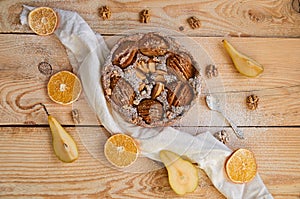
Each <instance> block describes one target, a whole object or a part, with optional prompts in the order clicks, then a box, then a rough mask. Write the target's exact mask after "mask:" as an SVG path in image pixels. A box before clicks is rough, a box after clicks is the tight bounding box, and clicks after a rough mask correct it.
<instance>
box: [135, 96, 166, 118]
mask: <svg viewBox="0 0 300 199" xmlns="http://www.w3.org/2000/svg"><path fill="white" fill-rule="evenodd" d="M137 111H138V115H139V116H140V117H142V118H143V120H144V121H145V123H146V124H152V123H155V122H158V121H160V120H161V119H162V117H163V114H164V111H163V106H162V104H161V103H160V102H158V101H157V100H151V99H145V100H143V101H141V102H140V104H139V105H138V107H137Z"/></svg>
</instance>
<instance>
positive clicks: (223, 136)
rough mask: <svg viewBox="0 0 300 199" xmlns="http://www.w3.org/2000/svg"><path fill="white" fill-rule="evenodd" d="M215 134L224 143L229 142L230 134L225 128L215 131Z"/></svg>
mask: <svg viewBox="0 0 300 199" xmlns="http://www.w3.org/2000/svg"><path fill="white" fill-rule="evenodd" d="M214 136H215V138H217V139H218V140H219V141H220V142H222V143H223V144H226V143H227V142H229V136H228V135H227V133H226V131H225V130H222V131H220V132H217V133H215V134H214Z"/></svg>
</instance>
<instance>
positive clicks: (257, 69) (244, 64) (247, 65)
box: [222, 39, 264, 77]
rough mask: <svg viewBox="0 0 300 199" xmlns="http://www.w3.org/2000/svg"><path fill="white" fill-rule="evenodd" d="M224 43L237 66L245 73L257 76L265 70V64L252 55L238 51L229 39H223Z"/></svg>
mask: <svg viewBox="0 0 300 199" xmlns="http://www.w3.org/2000/svg"><path fill="white" fill-rule="evenodd" d="M222 42H223V45H224V48H225V49H226V51H227V52H228V54H229V56H230V57H231V59H232V61H233V64H234V66H235V68H236V69H237V70H238V71H239V72H240V73H241V74H243V75H245V76H248V77H256V76H258V75H259V74H261V73H262V72H263V71H264V68H263V66H262V65H261V64H260V63H258V62H257V61H255V60H254V59H251V58H250V57H248V56H246V55H244V54H242V53H241V52H239V51H237V50H236V49H235V48H234V47H233V46H232V45H231V44H230V43H229V42H228V41H227V40H225V39H224V40H223V41H222Z"/></svg>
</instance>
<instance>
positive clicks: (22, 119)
mask: <svg viewBox="0 0 300 199" xmlns="http://www.w3.org/2000/svg"><path fill="white" fill-rule="evenodd" d="M109 38H110V37H107V39H109ZM194 40H195V41H196V42H197V43H199V44H200V45H202V46H203V48H204V49H205V50H206V51H207V52H208V54H209V55H210V56H211V58H212V60H213V62H214V63H215V64H216V66H217V67H218V70H219V74H220V75H219V77H218V78H217V79H211V80H207V82H208V84H209V85H211V87H212V90H211V92H215V91H218V92H220V93H219V94H218V95H220V96H221V97H222V98H223V99H224V101H223V102H224V103H223V106H224V107H223V108H224V110H225V112H226V113H227V114H228V116H230V117H231V118H232V119H233V120H234V121H236V123H237V124H238V125H241V126H291V125H299V114H300V111H299V109H300V102H299V100H298V99H299V97H300V79H299V76H300V68H299V67H298V66H299V64H300V60H299V59H298V57H297V54H296V53H295V52H299V50H300V39H279V38H270V39H265V38H264V39H262V38H231V39H230V41H231V42H232V43H233V45H235V46H238V48H239V49H240V50H242V51H243V52H244V53H246V54H249V55H250V56H251V57H253V58H255V59H256V60H258V61H259V62H261V63H262V64H263V65H264V66H265V71H264V73H263V74H262V75H261V76H260V77H258V78H247V77H244V76H242V75H240V74H239V73H238V72H237V71H236V69H235V68H234V67H233V65H232V62H231V60H230V58H229V57H228V55H227V54H226V52H225V51H224V49H223V47H222V46H221V40H222V38H218V37H217V38H194ZM281 49H288V50H286V51H282V50H281ZM0 60H1V63H0V97H1V98H0V99H1V100H0V106H1V109H0V116H1V117H0V124H6V125H9V124H46V123H47V121H46V117H45V114H44V112H43V111H42V110H41V107H40V106H36V104H38V103H41V102H42V103H44V104H46V106H47V107H48V109H49V111H50V112H51V113H53V114H55V115H56V116H57V117H58V119H59V120H60V121H61V122H62V123H63V124H74V121H73V119H72V117H71V110H72V109H78V110H79V113H80V123H79V124H83V125H89V124H92V125H97V124H99V123H98V121H97V118H96V116H95V114H93V112H92V110H91V109H90V108H89V106H88V104H87V103H86V101H85V96H84V94H83V95H82V96H81V97H80V99H79V100H78V101H77V102H75V103H74V104H73V105H68V106H61V105H57V104H55V103H53V102H52V101H51V100H50V99H49V97H48V96H47V90H46V85H47V82H48V80H49V75H48V76H47V75H43V74H42V73H40V71H39V70H38V65H39V63H41V62H47V63H49V64H50V65H51V66H52V68H53V73H54V72H57V71H59V70H72V67H71V65H70V63H69V61H68V57H67V54H66V52H65V49H64V47H63V46H62V45H61V44H60V42H59V40H58V39H57V38H56V37H55V36H49V37H39V36H35V35H13V34H6V35H0ZM215 82H219V83H215ZM222 84H223V86H222ZM220 85H221V86H220ZM250 94H256V95H258V96H259V98H260V101H259V106H258V109H257V110H255V111H250V110H247V108H246V105H245V98H246V96H247V95H250ZM225 102H226V103H225ZM197 106H198V107H197V108H195V109H193V111H194V112H193V111H192V112H191V113H188V114H190V115H193V114H194V113H195V114H197V115H198V117H193V118H194V120H193V121H191V122H190V124H188V125H192V126H194V125H195V123H196V124H197V125H202V126H207V125H212V126H213V125H220V124H221V123H222V122H224V121H221V122H220V120H223V118H222V117H221V116H220V115H219V114H217V113H212V112H211V111H209V110H208V108H207V107H206V105H205V102H204V98H203V97H202V98H201V100H200V102H199V104H197ZM198 111H200V112H201V114H199V112H198ZM195 120H196V121H195ZM185 125H187V124H185ZM222 125H227V124H226V123H222Z"/></svg>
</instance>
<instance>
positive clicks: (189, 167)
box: [159, 150, 199, 195]
mask: <svg viewBox="0 0 300 199" xmlns="http://www.w3.org/2000/svg"><path fill="white" fill-rule="evenodd" d="M159 156H160V159H161V161H162V162H163V163H164V165H165V166H166V168H167V171H168V177H169V183H170V186H171V188H172V189H173V190H174V191H175V193H177V194H179V195H183V194H185V193H189V192H193V191H194V190H195V189H196V188H197V186H198V184H199V177H198V170H197V168H196V167H195V166H194V165H193V164H192V163H191V162H189V161H187V160H184V159H182V158H181V157H180V156H179V155H177V154H176V153H173V152H171V151H167V150H162V151H160V153H159Z"/></svg>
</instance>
